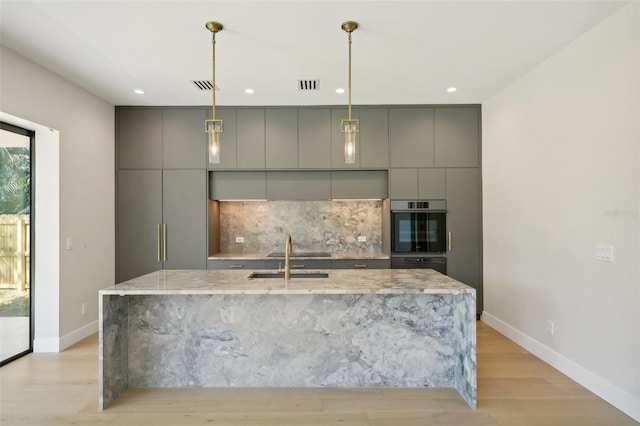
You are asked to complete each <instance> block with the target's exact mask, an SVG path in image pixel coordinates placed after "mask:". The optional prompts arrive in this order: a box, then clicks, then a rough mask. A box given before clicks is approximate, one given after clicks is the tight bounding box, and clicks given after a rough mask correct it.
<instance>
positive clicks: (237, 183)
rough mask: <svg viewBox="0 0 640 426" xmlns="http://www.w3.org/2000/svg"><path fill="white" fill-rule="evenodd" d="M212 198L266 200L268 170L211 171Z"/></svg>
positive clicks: (210, 186) (210, 191) (210, 189)
mask: <svg viewBox="0 0 640 426" xmlns="http://www.w3.org/2000/svg"><path fill="white" fill-rule="evenodd" d="M209 198H210V199H212V200H266V199H267V181H266V172H223V171H220V172H209Z"/></svg>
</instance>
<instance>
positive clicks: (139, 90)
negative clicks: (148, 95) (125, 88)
mask: <svg viewBox="0 0 640 426" xmlns="http://www.w3.org/2000/svg"><path fill="white" fill-rule="evenodd" d="M133 93H135V94H136V95H144V90H141V89H136V90H134V91H133Z"/></svg>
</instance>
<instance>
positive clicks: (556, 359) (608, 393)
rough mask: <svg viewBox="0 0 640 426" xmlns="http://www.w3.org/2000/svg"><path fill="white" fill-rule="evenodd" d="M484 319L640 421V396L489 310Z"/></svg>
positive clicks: (484, 314) (483, 314)
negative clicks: (546, 344) (525, 332)
mask: <svg viewBox="0 0 640 426" xmlns="http://www.w3.org/2000/svg"><path fill="white" fill-rule="evenodd" d="M482 322H484V323H486V324H487V325H489V326H491V327H492V328H494V329H496V330H497V331H499V332H500V333H502V334H504V335H505V336H506V337H508V338H509V339H511V340H513V341H514V342H515V343H517V344H518V345H520V346H522V347H523V348H525V349H526V350H528V351H529V352H531V353H532V354H533V355H535V356H537V357H538V358H540V359H541V360H542V361H544V362H546V363H547V364H549V365H551V366H552V367H553V368H555V369H556V370H558V371H560V372H561V373H563V374H565V375H566V376H568V377H569V378H571V379H572V380H574V381H576V382H578V383H579V384H580V385H582V386H584V387H585V388H587V389H588V390H589V391H591V392H593V393H594V394H596V395H598V396H599V397H600V398H602V399H604V400H605V401H607V402H608V403H609V404H611V405H613V406H614V407H616V408H617V409H618V410H620V411H622V412H623V413H625V414H626V415H628V416H629V417H631V418H633V419H634V420H636V421H638V422H640V399H639V398H636V397H635V396H633V395H631V394H630V393H628V392H626V391H624V390H622V389H620V388H618V387H617V386H615V385H613V384H611V383H610V382H608V381H607V380H605V379H603V378H602V377H600V376H598V375H597V374H595V373H593V372H591V371H589V370H587V369H586V368H584V367H582V366H581V365H579V364H576V363H575V362H574V361H572V360H570V359H569V358H567V357H565V356H564V355H561V354H559V353H558V352H555V351H554V350H552V349H551V348H549V347H547V346H545V345H543V344H542V343H540V342H538V341H537V340H535V339H533V338H531V337H529V336H527V335H526V334H524V333H523V332H521V331H520V330H518V329H516V328H514V327H512V326H510V325H509V324H507V323H506V322H504V321H502V320H501V319H499V318H497V317H495V316H493V315H491V314H490V313H488V312H487V311H484V312H483V313H482Z"/></svg>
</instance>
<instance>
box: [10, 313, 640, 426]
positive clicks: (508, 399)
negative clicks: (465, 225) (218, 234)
mask: <svg viewBox="0 0 640 426" xmlns="http://www.w3.org/2000/svg"><path fill="white" fill-rule="evenodd" d="M97 354H98V343H97V335H94V336H91V337H89V338H87V339H85V340H83V341H82V342H80V343H78V344H76V345H75V346H73V347H72V348H70V349H68V350H66V351H64V352H62V353H59V354H31V355H28V356H26V357H23V358H21V359H19V360H17V361H14V362H13V363H11V364H8V365H6V366H4V367H2V368H0V404H1V405H0V425H2V426H16V425H20V426H40V425H82V426H93V425H113V426H125V425H126V426H144V425H153V426H164V425H171V426H183V425H185V426H186V425H225V426H240V425H243V426H245V425H247V426H260V425H272V426H294V425H295V426H320V425H322V426H326V425H341V426H382V425H389V426H415V425H430V426H445V425H447V426H448V425H465V426H467V425H487V426H489V425H501V426H503V425H509V426H525V425H535V426H552V425H558V426H560V425H561V426H570V425H580V426H591V425H593V426H595V425H598V426H601V425H606V426H624V425H638V423H637V422H635V421H634V420H632V419H631V418H630V417H628V416H626V415H624V414H623V413H622V412H620V411H618V410H617V409H615V408H613V407H612V406H611V405H609V404H607V403H606V402H604V401H603V400H601V399H600V398H598V397H597V396H595V395H594V394H592V393H590V392H588V391H587V390H585V389H584V388H583V387H581V386H579V385H577V384H576V383H575V382H573V381H571V380H570V379H568V378H567V377H566V376H564V375H562V374H560V373H559V372H558V371H556V370H554V369H553V368H551V367H549V366H548V365H547V364H545V363H543V362H542V361H540V360H538V359H537V358H535V357H534V356H533V355H531V354H530V353H528V352H526V351H525V350H524V349H522V348H521V347H519V346H517V345H516V344H514V343H512V342H511V341H509V340H508V339H506V338H505V337H503V336H502V335H500V334H499V333H497V332H496V331H495V330H493V329H491V328H490V327H488V326H487V325H485V324H483V323H480V322H479V323H478V392H479V398H478V409H477V410H472V409H470V408H469V407H468V406H467V405H466V403H465V402H464V401H463V400H462V398H460V396H459V395H458V393H457V392H456V391H454V390H449V389H323V388H319V389H318V388H314V389H179V390H178V389H153V390H141V389H130V390H128V391H126V392H125V393H124V394H123V395H122V396H120V398H119V399H118V400H116V402H115V403H114V404H113V405H112V406H111V407H109V408H108V409H107V410H105V411H104V412H98V405H97V396H98V380H97V376H98V355H97Z"/></svg>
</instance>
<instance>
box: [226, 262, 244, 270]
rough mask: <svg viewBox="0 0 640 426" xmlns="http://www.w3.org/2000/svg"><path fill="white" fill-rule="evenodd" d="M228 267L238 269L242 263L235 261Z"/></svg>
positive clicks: (242, 266)
mask: <svg viewBox="0 0 640 426" xmlns="http://www.w3.org/2000/svg"><path fill="white" fill-rule="evenodd" d="M229 268H232V269H240V268H244V265H243V264H241V263H237V264H234V265H229Z"/></svg>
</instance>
